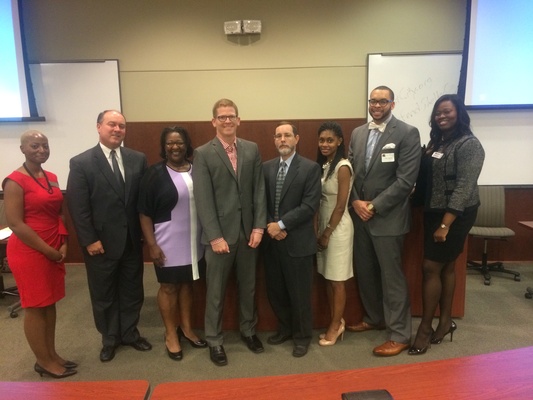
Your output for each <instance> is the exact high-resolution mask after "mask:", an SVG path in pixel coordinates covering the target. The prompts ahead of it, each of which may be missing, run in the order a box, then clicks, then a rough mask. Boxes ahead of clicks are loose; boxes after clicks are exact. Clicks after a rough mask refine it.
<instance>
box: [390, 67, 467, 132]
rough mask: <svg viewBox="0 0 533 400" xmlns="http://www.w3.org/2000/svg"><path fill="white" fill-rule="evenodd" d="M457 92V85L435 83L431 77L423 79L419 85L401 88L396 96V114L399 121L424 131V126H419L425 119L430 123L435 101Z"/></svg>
mask: <svg viewBox="0 0 533 400" xmlns="http://www.w3.org/2000/svg"><path fill="white" fill-rule="evenodd" d="M456 91H457V84H456V83H444V84H443V83H442V82H440V83H435V82H434V79H433V78H431V77H428V78H426V79H423V80H422V81H420V83H418V84H415V85H410V86H405V87H401V88H399V91H398V92H397V94H396V107H395V109H394V114H395V115H396V116H397V117H398V118H399V119H401V120H403V121H405V122H407V123H409V124H411V125H414V126H416V127H417V128H418V129H422V128H423V127H422V126H417V125H418V124H420V123H421V121H422V120H423V119H425V120H426V121H428V123H429V117H430V114H431V110H432V109H433V105H434V104H435V101H436V100H437V99H438V98H439V97H440V96H442V95H443V94H446V93H455V92H456ZM425 126H427V125H425Z"/></svg>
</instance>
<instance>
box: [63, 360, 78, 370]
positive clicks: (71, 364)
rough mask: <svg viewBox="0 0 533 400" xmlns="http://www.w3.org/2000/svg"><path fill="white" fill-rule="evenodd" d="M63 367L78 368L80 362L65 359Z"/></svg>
mask: <svg viewBox="0 0 533 400" xmlns="http://www.w3.org/2000/svg"><path fill="white" fill-rule="evenodd" d="M63 367H65V368H67V369H73V368H78V364H77V363H75V362H74V361H68V360H67V361H65V364H63Z"/></svg>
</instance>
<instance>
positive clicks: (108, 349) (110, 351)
mask: <svg viewBox="0 0 533 400" xmlns="http://www.w3.org/2000/svg"><path fill="white" fill-rule="evenodd" d="M116 348H117V347H116V346H104V347H102V350H101V351H100V361H102V362H107V361H111V360H112V359H113V358H115V349H116Z"/></svg>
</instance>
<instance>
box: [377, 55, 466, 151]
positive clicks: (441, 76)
mask: <svg viewBox="0 0 533 400" xmlns="http://www.w3.org/2000/svg"><path fill="white" fill-rule="evenodd" d="M460 71H461V54H460V53H413V54H394V53H391V54H386V53H384V54H369V55H368V93H370V92H371V91H372V89H374V88H375V87H377V86H381V85H385V86H388V87H390V88H391V89H392V90H393V91H394V95H395V98H394V101H395V103H396V105H395V108H394V111H393V113H394V116H395V117H396V118H398V119H401V120H402V121H405V122H407V123H408V124H410V125H413V126H416V127H417V128H418V130H419V131H420V139H421V141H422V143H424V144H425V143H427V142H428V141H429V131H430V129H429V117H430V114H431V110H432V109H433V104H435V101H436V100H437V99H438V98H439V97H440V96H442V95H443V94H445V93H457V86H458V84H459V73H460Z"/></svg>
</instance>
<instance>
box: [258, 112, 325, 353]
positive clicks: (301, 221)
mask: <svg viewBox="0 0 533 400" xmlns="http://www.w3.org/2000/svg"><path fill="white" fill-rule="evenodd" d="M299 140H300V136H298V132H297V130H296V127H295V126H294V125H293V124H291V123H290V122H286V121H283V122H280V124H279V125H278V127H277V128H276V132H275V134H274V144H275V145H276V148H277V149H278V152H279V155H280V156H279V157H277V158H275V159H273V160H270V161H267V162H266V163H264V173H265V182H266V185H265V186H266V194H267V233H268V235H267V237H266V242H265V279H266V286H267V295H268V299H269V302H270V305H271V306H272V309H273V310H274V313H275V314H276V317H277V318H278V323H279V326H278V331H277V333H276V334H275V335H273V336H271V337H269V338H268V343H269V344H272V345H277V344H281V343H283V342H285V341H287V340H289V339H291V338H292V339H293V343H294V347H293V352H292V355H293V356H294V357H303V356H305V355H306V354H307V350H308V348H309V343H310V342H311V336H312V329H313V320H312V306H311V288H312V282H313V256H314V255H315V253H316V251H317V245H316V235H315V229H314V224H313V217H314V215H315V213H316V212H317V210H318V207H319V204H320V195H321V190H322V189H321V183H320V177H321V172H322V171H321V168H320V166H319V165H318V164H317V163H316V162H314V161H311V160H308V159H307V158H304V157H302V156H300V155H299V154H297V153H296V145H297V144H298V141H299Z"/></svg>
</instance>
